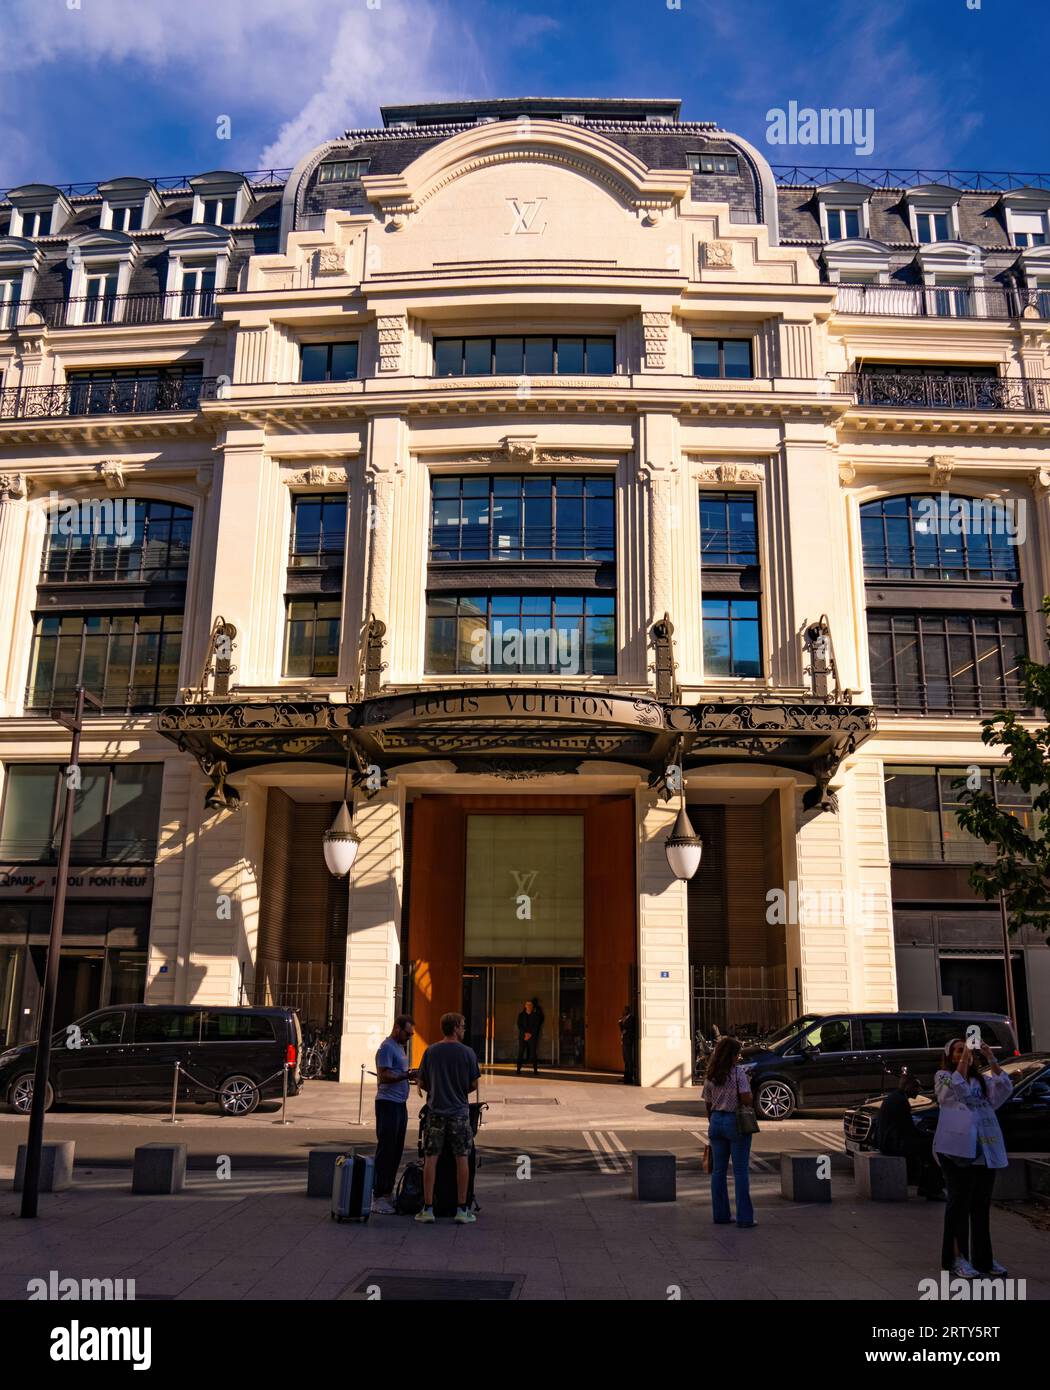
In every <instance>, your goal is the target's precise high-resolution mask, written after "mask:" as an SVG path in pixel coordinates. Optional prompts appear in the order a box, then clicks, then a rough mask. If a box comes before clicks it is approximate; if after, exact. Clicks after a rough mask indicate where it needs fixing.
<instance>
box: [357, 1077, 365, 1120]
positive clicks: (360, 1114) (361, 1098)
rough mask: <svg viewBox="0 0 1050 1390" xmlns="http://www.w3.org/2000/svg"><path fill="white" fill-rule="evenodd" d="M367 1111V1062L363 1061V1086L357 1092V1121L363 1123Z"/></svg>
mask: <svg viewBox="0 0 1050 1390" xmlns="http://www.w3.org/2000/svg"><path fill="white" fill-rule="evenodd" d="M364 1113H365V1064H364V1062H362V1063H361V1088H360V1090H359V1091H358V1093H357V1123H358V1124H361V1123H362V1122H363V1119H364Z"/></svg>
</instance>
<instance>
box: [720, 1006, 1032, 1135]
mask: <svg viewBox="0 0 1050 1390" xmlns="http://www.w3.org/2000/svg"><path fill="white" fill-rule="evenodd" d="M973 1024H976V1025H977V1026H978V1027H979V1028H980V1030H981V1038H982V1039H983V1041H985V1042H987V1043H988V1044H989V1046H990V1047H991V1048H992V1050H993V1051H994V1052H995V1054H996V1056H997V1057H998V1058H999V1059H1000V1060H1001V1061H1004V1062H1005V1061H1006V1059H1007V1058H1008V1057H1015V1056H1017V1055H1018V1053H1017V1038H1016V1036H1015V1034H1014V1030H1013V1028H1012V1027H1011V1025H1010V1021H1009V1019H1008V1018H1007V1017H1006V1016H1005V1014H976V1013H965V1014H956V1013H896V1014H875V1013H872V1014H827V1015H825V1016H824V1017H821V1018H818V1019H816V1020H814V1019H813V1018H812V1016H807V1017H806V1018H805V1019H798V1020H796V1022H795V1023H794V1024H788V1026H787V1027H786V1028H782V1029H781V1030H780V1031H779V1032H778V1033H776V1034H773V1035H772V1036H770V1037H768V1038H766V1039H765V1040H764V1042H762V1043H760V1044H759V1045H758V1046H756V1047H745V1048H744V1053H743V1056H742V1058H741V1061H743V1062H744V1063H745V1064H746V1065H747V1066H749V1067H750V1068H751V1092H752V1095H753V1096H754V1097H755V1108H756V1109H757V1111H758V1113H759V1115H760V1116H761V1117H762V1119H764V1120H786V1119H787V1118H788V1116H789V1115H792V1114H794V1112H795V1111H796V1110H799V1109H802V1110H820V1109H823V1108H825V1107H832V1106H843V1105H853V1104H855V1103H856V1102H857V1101H860V1100H865V1099H867V1097H868V1096H874V1095H878V1094H879V1093H880V1092H882V1091H885V1090H887V1089H889V1087H890V1086H893V1085H895V1084H896V1079H897V1078H898V1077H899V1076H900V1074H901V1070H902V1069H903V1068H904V1067H907V1069H908V1071H909V1073H910V1074H911V1075H913V1076H916V1077H918V1080H919V1084H920V1086H922V1087H923V1089H929V1088H931V1087H932V1085H933V1074H934V1072H935V1071H936V1070H937V1068H938V1066H939V1065H940V1059H941V1054H942V1053H943V1051H944V1047H945V1045H946V1044H947V1043H949V1042H950V1041H951V1040H952V1038H962V1037H965V1036H966V1030H967V1028H969V1027H971V1026H972V1025H973Z"/></svg>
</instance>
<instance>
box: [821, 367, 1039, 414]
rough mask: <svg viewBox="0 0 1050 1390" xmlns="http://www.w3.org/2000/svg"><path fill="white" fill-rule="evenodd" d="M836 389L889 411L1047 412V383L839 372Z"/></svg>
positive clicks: (856, 399)
mask: <svg viewBox="0 0 1050 1390" xmlns="http://www.w3.org/2000/svg"><path fill="white" fill-rule="evenodd" d="M834 380H835V389H836V390H837V391H841V392H842V393H843V394H845V395H850V396H852V397H853V399H854V401H855V402H856V404H857V405H866V406H883V407H886V408H888V409H890V410H1025V411H1035V412H1039V411H1050V378H1048V379H1046V380H1038V381H1036V380H1031V379H1026V378H1023V377H1006V376H1000V377H977V376H964V375H962V374H952V373H951V372H945V374H944V375H943V376H925V375H911V374H909V373H906V372H900V373H898V372H839V373H837V374H835V375H834Z"/></svg>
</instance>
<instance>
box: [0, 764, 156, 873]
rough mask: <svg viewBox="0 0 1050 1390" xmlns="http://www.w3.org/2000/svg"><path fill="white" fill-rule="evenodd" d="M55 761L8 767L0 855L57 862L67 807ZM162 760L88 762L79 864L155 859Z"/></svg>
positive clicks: (80, 809)
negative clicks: (149, 761) (157, 761)
mask: <svg viewBox="0 0 1050 1390" xmlns="http://www.w3.org/2000/svg"><path fill="white" fill-rule="evenodd" d="M62 773H63V769H62V767H60V766H59V765H57V764H55V763H8V765H7V776H6V785H5V789H4V809H3V820H2V824H0V856H2V857H3V858H4V859H7V860H9V861H10V860H13V861H15V862H22V863H32V862H40V863H48V862H51V863H53V862H54V861H55V859H56V858H57V855H58V842H59V836H60V834H61V829H62V815H63V812H64V802H65V795H64V792H65V780H64V777H63V776H62ZM163 777H164V766H163V764H162V763H117V764H114V763H85V764H83V766H82V768H81V784H80V787H79V788H78V789H77V792H76V795H75V797H74V803H73V844H72V851H71V857H72V861H73V863H74V864H107V863H111V864H112V863H130V864H143V863H151V862H152V861H153V860H154V859H155V858H156V855H157V832H158V826H159V819H160V796H161V785H162V782H163Z"/></svg>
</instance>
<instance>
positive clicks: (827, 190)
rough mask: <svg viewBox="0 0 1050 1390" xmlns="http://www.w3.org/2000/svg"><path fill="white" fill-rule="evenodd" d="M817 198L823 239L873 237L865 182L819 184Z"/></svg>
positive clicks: (856, 239) (868, 190)
mask: <svg viewBox="0 0 1050 1390" xmlns="http://www.w3.org/2000/svg"><path fill="white" fill-rule="evenodd" d="M814 201H815V202H816V205H817V213H818V216H819V217H820V235H821V238H822V240H824V241H826V242H836V241H863V240H865V239H867V238H868V237H870V235H871V230H870V227H869V220H868V209H869V206H870V203H871V189H870V188H868V187H867V186H866V185H864V184H862V183H853V182H851V181H850V180H847V179H840V180H839V181H838V182H837V183H829V184H825V185H824V187H823V188H818V189H817V191H816V193H815V195H814ZM843 278H844V279H845V276H843Z"/></svg>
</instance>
